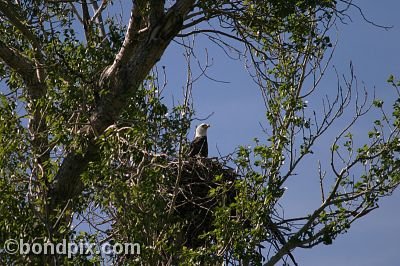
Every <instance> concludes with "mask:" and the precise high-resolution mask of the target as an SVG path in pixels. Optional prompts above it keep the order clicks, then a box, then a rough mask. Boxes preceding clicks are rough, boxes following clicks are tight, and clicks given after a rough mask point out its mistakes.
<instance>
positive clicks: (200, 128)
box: [195, 123, 211, 138]
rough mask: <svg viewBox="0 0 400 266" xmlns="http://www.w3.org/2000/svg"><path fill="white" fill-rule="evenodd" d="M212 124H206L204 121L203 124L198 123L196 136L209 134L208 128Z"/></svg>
mask: <svg viewBox="0 0 400 266" xmlns="http://www.w3.org/2000/svg"><path fill="white" fill-rule="evenodd" d="M210 126H211V125H210V124H205V123H202V124H200V125H198V126H197V128H196V136H195V138H197V137H205V136H207V129H208V128H209V127H210Z"/></svg>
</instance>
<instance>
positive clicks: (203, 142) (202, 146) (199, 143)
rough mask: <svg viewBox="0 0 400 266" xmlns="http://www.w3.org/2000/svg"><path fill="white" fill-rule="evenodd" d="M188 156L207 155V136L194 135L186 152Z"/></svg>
mask: <svg viewBox="0 0 400 266" xmlns="http://www.w3.org/2000/svg"><path fill="white" fill-rule="evenodd" d="M188 155H189V157H195V156H199V157H207V156H208V143H207V136H203V137H196V138H195V139H194V140H193V142H192V143H191V144H190V149H189V153H188Z"/></svg>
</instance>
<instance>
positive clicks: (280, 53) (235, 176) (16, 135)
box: [0, 0, 400, 265]
mask: <svg viewBox="0 0 400 266" xmlns="http://www.w3.org/2000/svg"><path fill="white" fill-rule="evenodd" d="M89 2H90V3H89ZM349 6H351V3H350V4H349V3H347V1H334V0H317V1H316V0H298V1H283V0H269V1H223V0H220V1H194V0H191V1H187V0H186V1H184V0H180V1H133V5H132V10H131V11H132V12H131V15H130V21H129V22H127V23H126V22H125V21H124V19H123V18H122V19H121V20H122V21H121V20H120V17H119V15H120V13H121V12H122V11H121V10H117V11H116V9H117V8H118V5H117V4H114V3H113V1H101V2H100V1H28V0H27V1H13V2H11V1H3V0H0V14H1V18H0V33H1V35H2V38H1V40H0V59H1V62H0V76H1V82H2V83H1V84H2V90H1V95H0V97H1V98H0V191H1V194H0V201H1V203H2V204H1V205H0V214H1V215H0V246H1V247H3V246H4V245H5V243H6V240H8V239H23V240H24V242H26V243H58V242H61V241H62V240H63V239H68V241H71V242H73V243H79V242H80V241H86V242H91V243H93V242H99V243H135V242H137V243H140V246H141V253H140V254H133V255H132V254H131V255H126V254H125V255H124V254H115V253H114V254H111V255H109V256H107V255H105V254H101V253H100V254H89V255H88V254H74V255H73V256H70V257H68V256H63V255H62V254H54V255H47V256H41V255H37V256H36V255H35V254H32V253H29V254H6V253H4V250H3V251H0V252H2V254H1V255H2V256H1V258H0V260H1V261H2V262H4V263H6V264H13V263H14V264H28V263H31V264H32V263H33V264H50V265H64V264H71V265H75V264H77V265H90V264H95V263H99V262H102V263H106V262H107V260H110V261H112V262H114V263H115V264H120V265H125V264H132V265H135V264H146V265H177V264H183V265H192V264H195V263H201V264H215V263H222V262H225V263H227V264H232V265H236V264H241V265H253V264H254V265H261V264H263V263H265V265H274V264H276V263H278V262H279V261H280V260H282V261H284V263H286V262H287V261H288V260H289V259H290V260H291V262H292V263H293V264H296V260H295V258H294V256H293V255H292V253H291V251H292V250H294V249H295V248H311V247H313V246H315V245H318V244H320V243H324V244H331V243H332V242H333V241H334V239H335V238H336V237H337V236H338V235H339V234H341V233H345V232H347V230H348V229H349V228H350V226H351V225H352V224H353V222H354V221H356V220H357V219H359V218H361V217H363V216H365V215H366V214H368V213H369V212H370V211H372V210H373V209H375V208H377V202H378V200H379V199H380V198H381V197H384V196H388V195H390V194H391V192H392V191H393V190H394V189H395V188H396V187H397V185H398V183H399V182H400V177H399V174H398V168H399V166H400V163H399V161H398V157H399V156H398V153H399V151H400V148H399V147H400V146H399V145H400V140H399V137H398V134H399V129H398V128H399V127H398V125H399V121H400V100H396V101H395V102H394V103H393V106H392V108H393V112H392V115H388V114H387V111H386V109H385V108H384V107H385V106H386V103H383V101H380V100H379V99H373V100H372V101H371V102H369V101H368V100H367V99H366V98H364V99H362V97H361V93H360V92H358V88H357V86H356V84H354V83H353V80H354V74H353V69H352V68H351V73H350V77H349V78H348V79H344V80H343V81H342V82H343V83H344V88H343V87H340V86H338V88H337V91H336V95H335V96H334V97H333V98H331V99H330V100H329V99H328V98H327V99H324V100H323V104H322V111H320V112H315V111H310V105H309V103H308V100H307V99H309V97H310V95H312V94H313V93H314V92H315V91H316V89H317V87H318V85H319V82H320V80H321V79H322V77H323V76H324V74H325V71H326V69H327V66H328V65H329V60H330V58H331V56H332V54H331V53H332V52H333V51H332V47H333V46H334V44H333V43H332V42H331V39H330V37H329V29H330V28H331V27H332V26H333V25H334V24H335V23H336V19H338V18H339V19H340V18H342V17H343V16H345V15H346V13H345V12H346V9H347V8H349ZM89 7H90V8H93V10H94V11H91V10H90V8H89ZM106 11H109V14H110V15H109V17H108V18H106V19H105V18H103V17H104V14H106V13H107V12H106ZM203 22H208V24H207V23H203ZM199 34H205V35H207V36H208V37H209V39H210V40H211V41H213V42H215V43H217V44H218V45H219V46H220V47H222V48H223V49H225V51H226V53H227V54H229V53H230V52H232V51H233V53H236V54H237V55H238V57H239V58H241V59H244V60H246V62H250V64H246V65H247V66H248V69H247V70H248V72H249V73H250V75H251V76H252V77H253V79H254V81H255V82H256V83H257V84H258V86H259V88H260V94H261V96H262V97H263V100H264V103H265V112H266V113H265V115H266V120H265V121H264V126H265V132H266V136H265V139H255V140H254V147H245V146H240V144H238V148H237V149H236V150H235V152H233V153H232V154H231V155H228V156H226V157H223V158H218V159H210V158H203V159H193V158H192V159H189V158H187V156H186V155H185V154H186V150H187V143H188V140H187V137H186V136H187V134H188V131H189V128H190V124H191V122H192V121H193V119H194V115H195V112H194V110H193V106H192V105H191V101H193V99H192V98H191V87H192V85H193V82H194V78H193V76H192V73H191V69H190V65H188V81H187V85H186V89H185V92H184V95H183V96H182V97H181V98H182V99H183V100H182V103H181V104H178V105H175V106H168V105H167V104H166V101H165V99H163V93H162V91H163V85H160V83H162V82H166V80H165V77H162V75H160V74H159V72H158V70H159V69H160V68H159V66H158V65H157V62H158V60H159V59H160V57H161V55H162V54H163V53H164V51H165V49H166V48H167V47H168V46H169V45H170V42H171V41H172V40H175V41H177V42H179V41H178V40H182V43H181V44H182V46H183V48H184V49H185V52H186V53H187V54H186V55H187V56H188V57H195V49H194V48H193V46H194V44H193V43H191V42H190V41H187V40H190V38H191V37H193V36H197V35H199ZM179 38H181V39H179ZM239 44H241V45H243V49H241V48H238V47H239ZM388 83H389V84H390V85H391V86H393V87H394V89H395V90H397V91H398V86H399V81H398V80H397V79H396V78H395V77H393V76H390V77H389V79H388ZM353 98H356V99H357V101H355V102H354V101H353V100H352V99H353ZM351 104H354V105H355V113H354V119H353V120H351V121H349V123H348V125H347V126H345V128H344V129H343V131H341V132H340V133H339V134H338V136H337V138H336V139H335V141H334V143H332V146H331V151H330V152H331V158H330V165H331V169H327V170H322V169H320V170H319V172H318V173H316V175H317V176H318V177H319V180H320V184H319V185H320V188H321V191H320V192H321V204H320V206H319V207H318V208H316V209H315V210H314V211H312V212H311V213H309V214H308V215H307V216H304V217H289V218H287V217H285V216H284V215H283V212H282V211H280V209H279V208H278V206H279V202H280V200H281V199H282V197H283V195H284V194H285V193H286V189H285V183H286V182H287V181H288V180H289V179H290V178H292V177H293V176H295V175H296V171H297V170H299V169H300V168H299V166H300V165H301V162H302V161H304V158H306V157H310V156H312V155H313V148H315V145H316V143H317V141H318V140H319V138H320V137H321V136H322V135H323V134H324V133H325V132H326V131H327V130H328V129H329V128H330V127H331V126H332V125H333V123H334V122H335V121H337V120H338V119H340V118H341V117H342V115H343V113H344V110H345V109H346V108H348V107H349V105H351ZM371 110H377V111H378V112H380V113H381V114H382V119H380V120H376V121H375V122H374V123H373V124H372V125H371V131H370V132H369V133H368V134H367V135H368V138H369V142H368V143H366V144H365V145H364V144H363V145H361V146H360V145H359V144H358V143H356V141H355V137H354V135H353V133H352V132H351V129H352V126H353V125H354V124H355V123H356V122H357V121H358V120H359V119H360V118H361V117H363V116H365V114H367V113H368V112H370V111H371ZM233 149H234V147H232V150H233ZM234 169H235V170H234ZM76 224H84V225H85V226H86V227H89V228H90V230H80V227H79V226H72V225H76ZM267 250H269V251H268V252H267Z"/></svg>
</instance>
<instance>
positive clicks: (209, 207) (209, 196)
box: [168, 158, 238, 248]
mask: <svg viewBox="0 0 400 266" xmlns="http://www.w3.org/2000/svg"><path fill="white" fill-rule="evenodd" d="M168 170H169V171H170V172H169V174H172V175H173V176H177V177H178V181H179V183H178V185H179V186H178V190H176V189H175V190H174V191H171V192H173V194H175V195H176V197H175V202H174V203H175V205H174V210H175V214H176V215H177V216H178V217H179V218H180V219H182V220H183V224H185V226H184V228H182V231H181V232H182V233H183V244H184V245H186V246H187V247H189V248H197V247H200V246H203V247H204V246H206V244H207V243H206V242H207V241H206V240H205V239H204V238H201V237H200V236H201V235H203V234H205V233H207V232H210V231H212V230H213V212H214V211H215V208H216V207H218V206H223V205H229V204H230V203H232V202H234V200H235V194H236V193H235V186H234V184H235V180H236V179H237V176H238V175H237V174H236V172H235V171H234V169H232V168H230V167H228V166H226V165H225V164H223V163H221V162H220V161H218V160H217V158H190V159H189V160H187V161H181V162H171V163H170V164H169V167H168ZM174 192H175V193H174Z"/></svg>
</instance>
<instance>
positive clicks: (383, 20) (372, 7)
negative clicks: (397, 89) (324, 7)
mask: <svg viewBox="0 0 400 266" xmlns="http://www.w3.org/2000/svg"><path fill="white" fill-rule="evenodd" d="M355 3H356V4H358V5H359V6H360V7H361V8H362V10H363V12H364V15H365V16H366V17H367V18H368V19H369V20H371V21H373V22H375V23H377V24H380V25H385V26H393V28H392V29H390V30H384V29H382V28H378V27H375V26H373V25H371V24H368V23H367V22H365V21H364V20H363V19H362V17H361V15H360V13H359V12H358V11H357V10H356V9H355V8H352V9H350V10H349V15H350V16H351V19H352V21H350V20H348V19H347V20H346V22H347V24H346V25H344V24H338V29H337V31H336V32H332V34H331V36H332V38H333V39H338V45H337V48H336V51H335V54H334V57H333V60H332V64H331V67H330V68H329V70H328V72H329V73H328V74H327V76H326V78H325V79H324V81H323V83H322V84H321V86H320V88H319V93H321V94H322V95H323V94H325V93H329V90H335V88H336V87H335V86H336V80H335V78H334V75H332V73H333V66H334V67H336V69H337V70H338V72H339V73H340V74H345V75H346V74H348V73H349V64H350V62H352V63H353V65H354V69H355V74H356V76H357V79H358V82H359V87H360V88H362V87H364V86H365V87H366V89H367V91H368V92H369V94H370V95H372V93H373V91H374V90H375V93H376V95H377V97H378V98H380V99H383V100H384V101H385V102H386V103H387V104H386V105H387V106H388V107H390V105H391V102H392V101H393V99H394V97H395V94H394V91H393V90H391V88H390V86H389V85H388V84H387V83H386V80H387V78H388V76H389V75H390V74H394V75H400V69H399V59H400V56H399V51H400V48H399V47H400V19H399V17H398V11H399V10H400V1H393V0H392V1H389V0H386V1H379V3H378V2H377V1H372V0H364V1H361V0H359V1H355ZM198 47H199V48H198V50H199V51H204V49H205V48H207V51H208V55H209V61H211V60H212V62H213V65H212V67H211V68H210V69H209V72H208V74H209V75H210V76H211V77H213V78H215V79H218V80H223V81H226V82H229V83H218V82H213V81H210V80H208V79H206V78H203V79H201V80H200V81H198V82H197V83H195V84H194V87H193V95H194V103H195V107H196V111H197V116H198V117H206V116H207V115H209V114H211V113H214V114H213V115H212V116H211V117H210V118H209V119H208V120H207V122H209V123H211V125H212V127H211V128H210V129H209V146H210V156H217V155H218V151H217V148H216V147H218V150H219V151H220V152H221V153H222V154H227V153H230V152H232V151H233V150H234V149H235V147H237V146H238V145H249V144H250V145H251V144H252V139H253V138H254V137H260V136H262V134H261V128H260V126H259V122H261V123H265V117H264V113H265V111H264V109H263V103H262V99H261V96H260V94H259V91H258V88H257V87H256V86H255V84H254V83H253V82H252V81H251V80H250V78H249V76H248V74H247V73H246V71H245V69H244V66H243V62H241V61H233V60H231V59H229V58H228V57H227V56H226V55H225V54H224V53H223V51H222V50H221V49H220V48H218V47H217V46H216V45H214V44H212V43H210V42H207V41H206V40H205V39H204V38H199V45H198ZM199 54H201V52H200V53H199ZM203 54H204V53H203ZM200 60H201V61H203V62H204V61H205V58H204V57H203V58H202V57H201V56H200ZM160 65H165V66H166V71H167V74H168V80H169V82H168V87H167V89H166V90H165V92H164V96H165V98H166V99H167V100H168V99H172V95H174V97H176V95H177V94H179V93H180V92H181V91H182V87H183V85H184V82H185V79H184V74H185V63H184V60H183V52H182V49H181V48H179V47H177V46H176V45H173V46H172V47H170V48H169V49H168V50H167V53H166V54H165V55H164V56H163V58H162V60H161V62H160ZM321 94H320V95H321ZM318 97H320V96H316V97H314V98H312V99H311V100H312V101H316V102H320V98H318ZM315 106H318V104H316V105H315ZM378 117H379V116H376V113H375V114H374V113H371V114H370V115H369V116H367V117H365V118H364V119H362V120H361V121H360V123H359V124H357V125H356V126H355V127H353V128H352V132H353V133H354V135H355V137H356V138H357V139H358V140H360V143H361V141H362V140H363V139H365V135H366V132H368V129H369V128H370V127H371V124H372V122H373V121H374V120H375V119H376V118H378ZM347 118H348V119H349V118H351V112H350V113H349V115H348V116H347ZM343 122H344V121H342V120H341V121H339V122H338V123H336V124H334V126H333V127H332V130H331V131H330V132H328V133H327V134H326V136H325V137H324V138H323V139H322V140H321V141H320V142H319V143H317V147H316V149H317V150H318V151H319V154H318V157H317V158H316V156H314V157H310V158H308V159H307V160H306V161H305V163H303V164H302V165H301V167H300V168H299V169H298V171H297V172H298V173H299V176H297V177H296V178H297V179H296V180H292V181H290V182H288V184H287V186H288V191H287V193H286V194H285V196H284V198H283V200H282V203H283V205H284V207H285V209H286V215H288V216H290V214H293V215H295V214H307V210H310V209H311V208H312V207H316V206H318V204H319V201H316V200H319V199H318V197H317V195H318V193H319V190H318V180H317V175H316V174H317V172H316V170H317V168H316V167H317V159H320V160H321V161H322V163H323V165H324V161H328V160H329V158H328V157H327V156H328V151H329V144H330V143H332V141H333V140H334V137H335V136H336V134H337V132H338V131H340V129H341V128H343V126H344V125H345V124H344V123H343ZM198 123H199V122H198ZM193 127H194V125H193ZM193 130H194V129H193ZM193 130H192V131H191V133H190V135H189V137H191V136H192V134H193ZM264 139H265V136H264ZM399 201H400V192H399V191H397V192H395V193H394V195H393V196H392V197H390V198H385V199H383V200H381V201H380V203H379V205H380V208H379V209H378V210H375V211H374V212H373V213H372V214H370V215H368V216H367V217H365V218H364V219H362V220H359V221H357V222H356V223H355V224H353V226H352V228H351V229H350V230H349V232H348V233H347V234H344V235H340V236H339V237H338V238H337V239H336V241H334V243H333V245H330V246H323V245H322V246H318V247H316V248H313V249H311V250H296V251H295V252H294V254H295V256H296V257H297V260H298V262H299V264H300V265H363V266H369V265H371V266H373V265H374V266H375V265H387V266H391V265H393V266H394V265H398V261H399V260H400V254H399V251H398V239H400V232H399V231H398V230H396V229H397V227H398V226H399V219H400V214H399V212H398V211H397V210H398V203H399Z"/></svg>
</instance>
